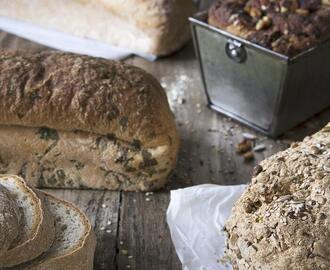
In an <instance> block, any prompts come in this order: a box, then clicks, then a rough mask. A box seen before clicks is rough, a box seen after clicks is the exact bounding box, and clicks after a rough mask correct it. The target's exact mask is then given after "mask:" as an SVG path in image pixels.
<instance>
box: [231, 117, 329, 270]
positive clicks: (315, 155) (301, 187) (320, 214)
mask: <svg viewBox="0 0 330 270" xmlns="http://www.w3.org/2000/svg"><path fill="white" fill-rule="evenodd" d="M225 231H226V232H227V233H228V241H227V255H229V257H230V260H231V262H232V264H233V266H234V269H240V270H244V269H249V270H252V269H262V270H274V269H297V270H298V269H299V270H300V269H306V270H307V269H324V270H325V269H330V248H329V247H330V123H329V124H328V125H327V126H326V127H325V128H323V129H322V130H321V131H320V132H318V133H316V134H314V135H313V136H311V137H307V138H305V140H304V141H303V142H300V143H294V144H292V146H291V147H290V148H289V149H287V150H285V151H283V152H279V153H277V154H275V155H274V156H272V157H270V158H268V159H266V160H264V161H263V162H261V164H260V165H258V166H257V167H256V168H255V171H254V177H253V179H252V183H251V184H250V185H249V186H248V188H247V189H246V191H245V193H244V194H243V195H242V197H241V198H240V199H239V200H238V202H237V203H236V204H235V206H234V208H233V210H232V213H231V216H230V218H229V220H228V222H227V224H226V226H225Z"/></svg>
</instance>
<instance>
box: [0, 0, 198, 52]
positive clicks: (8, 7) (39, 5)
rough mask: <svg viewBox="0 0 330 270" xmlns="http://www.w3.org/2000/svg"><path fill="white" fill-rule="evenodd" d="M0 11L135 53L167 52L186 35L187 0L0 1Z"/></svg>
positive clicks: (190, 10)
mask: <svg viewBox="0 0 330 270" xmlns="http://www.w3.org/2000/svg"><path fill="white" fill-rule="evenodd" d="M0 6H1V9H0V15H1V16H6V17H10V18H13V19H17V20H22V21H26V22H29V23H33V24H36V25H38V26H41V27H45V28H50V29H55V30H58V31H61V32H65V33H69V34H72V35H75V36H78V37H83V38H89V39H94V40H98V41H101V42H105V43H107V44H110V45H114V46H119V47H122V48H128V49H131V50H133V51H136V52H141V53H148V54H154V55H167V54H170V53H172V52H173V51H175V50H177V49H179V48H180V47H182V46H183V45H184V44H185V43H186V42H187V41H188V39H189V37H190V31H189V24H188V16H190V15H192V14H193V13H194V10H195V7H194V5H193V2H192V0H56V1H55V0H34V1H23V0H10V1H8V0H0Z"/></svg>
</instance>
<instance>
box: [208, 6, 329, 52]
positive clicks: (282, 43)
mask: <svg viewBox="0 0 330 270" xmlns="http://www.w3.org/2000/svg"><path fill="white" fill-rule="evenodd" d="M208 20H209V23H210V24H211V25H213V26H216V27H219V28H221V29H224V30H226V31H228V32H231V33H233V34H235V35H237V36H239V37H242V38H244V39H247V40H249V41H251V42H253V43H257V44H259V45H261V46H263V47H266V48H269V49H271V50H273V51H275V52H279V53H281V54H285V55H288V56H295V55H297V54H299V53H301V52H303V51H306V50H307V49H309V48H312V47H314V46H316V45H317V44H320V43H321V42H323V41H325V40H329V39H330V5H329V1H327V0H323V1H321V0H292V1H288V0H275V1H269V0H262V1H260V0H220V1H216V2H215V3H214V4H213V5H212V7H211V8H210V11H209V19H208Z"/></svg>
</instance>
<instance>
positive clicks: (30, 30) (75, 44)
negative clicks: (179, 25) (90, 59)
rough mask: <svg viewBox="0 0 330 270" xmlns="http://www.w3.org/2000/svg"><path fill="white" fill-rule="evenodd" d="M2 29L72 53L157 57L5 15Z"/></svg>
mask: <svg viewBox="0 0 330 270" xmlns="http://www.w3.org/2000/svg"><path fill="white" fill-rule="evenodd" d="M0 29H1V30H3V31H5V32H8V33H11V34H14V35H16V36H19V37H22V38H25V39H28V40H31V41H34V42H37V43H39V44H42V45H45V46H47V47H50V48H54V49H58V50H62V51H67V52H72V53H78V54H85V55H91V56H95V57H102V58H106V59H114V60H120V59H124V58H127V57H128V56H130V55H132V54H135V55H139V56H141V57H143V58H146V59H147V60H149V61H154V60H156V58H157V57H156V56H154V55H148V54H143V53H138V52H132V51H130V50H127V49H123V48H118V47H113V46H110V45H107V44H104V43H102V42H99V41H96V40H91V39H87V38H79V37H74V36H71V35H69V34H66V33H62V32H58V31H55V30H50V29H45V28H42V27H39V26H36V25H34V24H31V23H27V22H22V21H18V20H14V19H10V18H7V17H4V16H0Z"/></svg>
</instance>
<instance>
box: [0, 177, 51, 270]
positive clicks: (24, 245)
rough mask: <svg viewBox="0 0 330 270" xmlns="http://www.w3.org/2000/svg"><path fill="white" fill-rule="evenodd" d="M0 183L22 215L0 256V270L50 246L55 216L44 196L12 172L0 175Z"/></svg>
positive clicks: (26, 259) (25, 259)
mask: <svg viewBox="0 0 330 270" xmlns="http://www.w3.org/2000/svg"><path fill="white" fill-rule="evenodd" d="M0 184H1V185H2V186H4V187H5V188H6V189H7V190H8V191H9V193H10V195H11V196H12V197H13V198H14V199H15V201H16V204H17V206H18V207H19V208H20V209H21V211H22V215H21V219H20V225H19V233H18V235H17V237H16V238H15V240H14V241H12V243H11V245H10V247H9V248H8V249H7V251H6V252H4V253H3V254H2V255H1V256H0V269H2V267H10V266H14V265H17V264H21V263H24V262H26V261H29V260H32V259H33V258H36V257H38V256H39V255H40V254H41V253H43V252H45V251H46V250H48V249H49V247H50V246H51V245H52V244H53V241H54V238H55V227H54V218H53V216H52V215H51V214H50V212H49V210H48V208H47V206H46V205H45V202H44V198H43V197H42V196H39V193H38V192H37V191H34V190H33V189H31V188H30V187H29V186H27V185H26V183H25V181H24V180H23V179H21V178H20V177H17V176H15V175H2V176H1V177H0Z"/></svg>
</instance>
